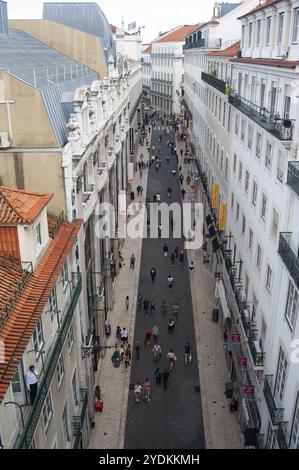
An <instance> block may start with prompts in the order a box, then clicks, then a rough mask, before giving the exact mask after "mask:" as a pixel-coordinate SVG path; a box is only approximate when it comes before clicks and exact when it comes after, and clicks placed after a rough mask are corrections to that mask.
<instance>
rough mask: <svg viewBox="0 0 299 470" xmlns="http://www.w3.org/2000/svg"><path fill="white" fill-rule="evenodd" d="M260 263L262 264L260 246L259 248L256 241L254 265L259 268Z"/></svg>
mask: <svg viewBox="0 0 299 470" xmlns="http://www.w3.org/2000/svg"><path fill="white" fill-rule="evenodd" d="M261 265H262V248H261V245H260V244H259V243H258V244H257V249H256V267H257V268H258V269H259V270H261Z"/></svg>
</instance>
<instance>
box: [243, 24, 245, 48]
mask: <svg viewBox="0 0 299 470" xmlns="http://www.w3.org/2000/svg"><path fill="white" fill-rule="evenodd" d="M244 41H245V24H243V25H242V47H244V46H245V42H244Z"/></svg>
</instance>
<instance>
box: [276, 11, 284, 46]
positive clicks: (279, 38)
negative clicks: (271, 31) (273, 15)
mask: <svg viewBox="0 0 299 470" xmlns="http://www.w3.org/2000/svg"><path fill="white" fill-rule="evenodd" d="M283 20H284V12H283V13H279V15H278V36H277V44H281V43H282V33H283Z"/></svg>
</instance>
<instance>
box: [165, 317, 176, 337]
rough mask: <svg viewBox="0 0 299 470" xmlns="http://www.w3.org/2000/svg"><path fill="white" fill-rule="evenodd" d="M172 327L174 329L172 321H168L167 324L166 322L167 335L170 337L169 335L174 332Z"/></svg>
mask: <svg viewBox="0 0 299 470" xmlns="http://www.w3.org/2000/svg"><path fill="white" fill-rule="evenodd" d="M174 327H175V324H174V320H173V319H172V318H170V319H169V322H168V327H167V329H168V333H169V334H170V335H171V333H173V332H174Z"/></svg>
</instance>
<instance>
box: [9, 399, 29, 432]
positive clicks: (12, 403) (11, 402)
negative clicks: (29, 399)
mask: <svg viewBox="0 0 299 470" xmlns="http://www.w3.org/2000/svg"><path fill="white" fill-rule="evenodd" d="M4 405H15V406H17V407H18V408H19V410H20V412H21V421H22V427H23V429H25V423H24V416H23V411H22V408H25V406H26V405H23V404H21V405H20V403H17V402H16V401H7V402H6V403H4Z"/></svg>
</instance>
